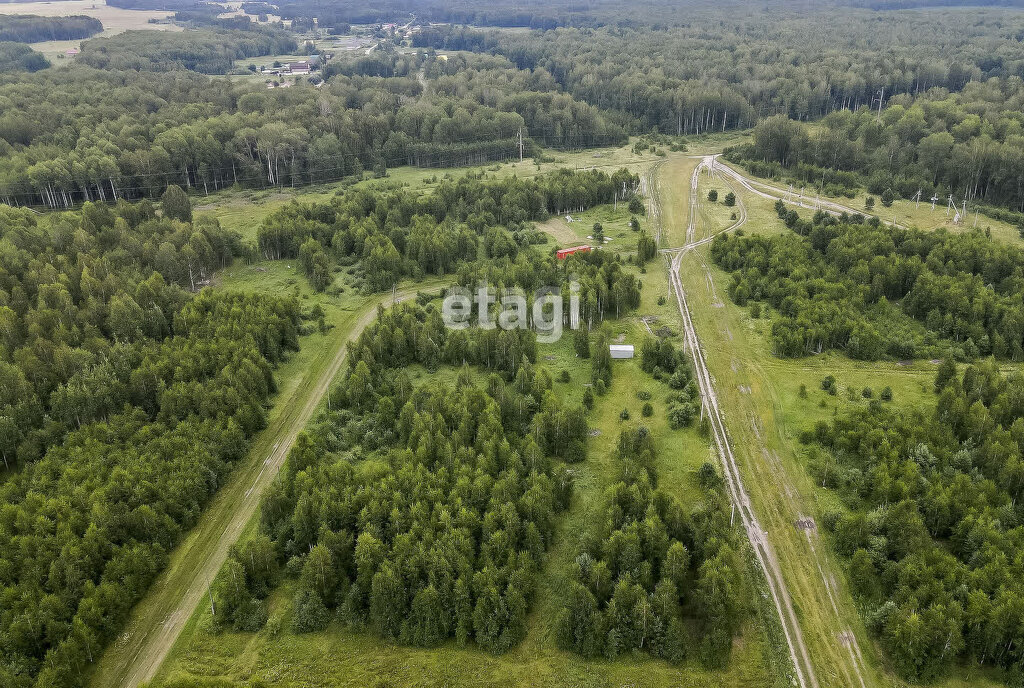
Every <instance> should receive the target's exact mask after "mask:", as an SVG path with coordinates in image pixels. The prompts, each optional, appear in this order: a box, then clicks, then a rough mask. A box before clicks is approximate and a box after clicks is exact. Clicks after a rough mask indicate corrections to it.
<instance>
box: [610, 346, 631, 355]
mask: <svg viewBox="0 0 1024 688" xmlns="http://www.w3.org/2000/svg"><path fill="white" fill-rule="evenodd" d="M608 351H610V352H611V354H612V358H633V345H632V344H609V345H608Z"/></svg>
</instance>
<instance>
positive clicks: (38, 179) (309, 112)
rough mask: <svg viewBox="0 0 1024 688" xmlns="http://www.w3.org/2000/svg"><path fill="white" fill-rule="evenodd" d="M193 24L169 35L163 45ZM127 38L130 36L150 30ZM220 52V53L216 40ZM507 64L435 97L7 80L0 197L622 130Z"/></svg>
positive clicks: (606, 139) (248, 174) (372, 80)
mask: <svg viewBox="0 0 1024 688" xmlns="http://www.w3.org/2000/svg"><path fill="white" fill-rule="evenodd" d="M142 33H145V32H142ZM199 33H201V32H188V33H185V34H167V35H168V36H171V37H172V38H169V39H168V40H169V41H171V43H169V44H168V45H174V43H173V42H174V41H178V40H185V39H184V38H174V37H180V36H185V37H190V36H194V35H197V34H199ZM238 35H239V36H241V37H243V38H246V37H250V36H252V35H253V34H251V33H248V32H245V33H241V34H238ZM121 36H124V37H125V38H123V39H121V40H122V41H124V42H127V44H128V45H129V46H130V45H131V44H132V43H131V42H132V41H135V40H138V41H142V40H143V39H145V40H146V41H148V40H149V39H148V38H147V37H143V36H140V35H139V34H135V33H126V34H122V35H121ZM147 36H148V34H147ZM115 38H121V37H120V36H118V37H115ZM111 40H113V39H111ZM93 42H95V43H97V44H98V46H99V45H102V44H103V43H105V42H106V39H103V40H99V39H94V41H93ZM93 42H90V43H87V44H86V49H85V50H83V52H82V54H81V55H80V56H79V57H80V58H84V61H85V62H89V61H90V60H91V59H93V58H92V57H90V55H94V56H96V57H97V59H100V58H101V59H102V60H107V59H110V60H112V61H114V62H117V64H119V65H124V64H133V60H134V58H133V57H132V55H135V53H132V52H130V51H129V52H128V53H127V54H122V53H120V52H119V53H117V55H119V57H116V59H115V57H114V53H112V52H110V51H109V50H107V49H105V48H104V49H102V50H101V49H100V48H99V47H97V48H95V49H90V47H89V46H90V45H91V43H93ZM138 45H139V46H140V47H142V46H144V45H145V46H149V45H150V43H149V42H146V43H142V42H139V43H138ZM212 45H213V44H212V43H211V46H212ZM92 50H96V52H95V53H93V52H92ZM215 53H216V59H217V60H220V59H222V58H221V57H220V55H221V54H222V48H219V47H218V48H216V49H215ZM146 59H148V58H143V61H145V60H146ZM112 63H113V62H112ZM143 66H144V65H143ZM133 69H134V68H133ZM501 71H502V70H501V69H500V68H499V67H498V66H494V67H492V68H490V69H489V70H488V72H487V73H485V74H482V73H481V70H478V69H466V70H464V71H461V72H459V73H458V74H456V75H454V76H452V77H450V78H449V79H448V80H447V81H446V82H445V84H446V85H445V89H446V92H444V93H440V94H437V95H435V96H431V97H422V96H421V94H422V87H421V86H420V85H419V83H418V82H417V81H416V78H415V76H403V77H393V78H381V77H370V76H362V75H353V76H345V75H339V76H335V77H333V78H331V79H330V81H329V82H328V83H327V84H326V85H325V86H324V87H323V88H319V89H317V88H313V87H312V86H311V85H308V84H307V85H305V86H299V87H294V88H289V89H273V90H269V91H268V90H267V89H265V88H263V87H262V86H261V87H259V88H253V87H252V86H247V85H243V84H239V85H228V84H227V83H226V82H224V81H217V80H213V79H209V78H206V77H202V76H199V75H196V74H193V73H191V72H187V71H170V72H146V73H142V72H139V73H136V72H135V71H133V70H129V71H117V70H114V71H111V70H109V69H104V70H94V69H89V68H87V67H84V66H81V65H76V66H73V67H69V68H66V69H62V70H59V71H52V70H51V71H47V72H44V73H43V74H42V75H38V76H37V77H35V78H34V80H33V81H26V80H18V79H13V80H8V81H7V82H6V83H3V84H0V103H2V104H4V107H2V108H0V151H2V152H3V156H2V157H0V201H6V202H7V203H9V204H15V203H17V204H44V205H47V206H49V207H55V208H64V207H70V206H71V205H73V204H75V203H77V202H80V201H86V200H93V199H95V200H107V201H110V200H115V199H118V198H125V197H127V198H137V197H139V196H150V197H154V196H159V195H161V194H162V193H163V191H164V189H165V188H166V187H167V186H168V185H169V184H178V185H180V186H181V187H182V188H185V189H195V190H201V191H213V190H216V189H220V188H224V187H229V186H232V185H233V184H236V183H237V184H243V185H247V186H258V187H266V186H271V187H272V186H296V185H301V184H308V183H310V182H318V181H328V180H337V179H341V178H343V177H347V176H353V175H359V174H362V172H363V170H366V169H376V170H377V171H379V172H381V173H383V171H384V170H385V168H386V167H388V166H394V165H404V164H420V165H423V166H437V167H447V166H453V165H463V164H473V163H480V162H484V161H487V160H491V159H510V158H513V157H518V155H519V146H518V139H517V136H518V133H519V132H520V131H522V132H523V135H524V137H532V138H533V139H535V140H537V141H538V142H540V143H543V144H545V145H550V146H555V147H562V146H565V147H580V146H584V145H596V144H605V145H607V144H616V143H622V142H624V141H625V132H624V131H623V129H622V128H621V127H619V126H617V125H614V124H612V123H610V122H609V121H608V120H607V118H606V117H605V116H603V115H601V114H600V113H599V112H597V110H596V109H595V108H593V107H592V106H589V105H586V104H583V103H579V102H578V101H575V100H573V99H572V98H571V97H568V96H559V95H557V94H554V95H553V94H551V93H547V92H544V88H545V87H544V84H543V83H534V84H533V85H532V87H531V80H533V76H532V75H531V74H530V73H528V72H521V71H513V72H511V73H510V74H504V75H502V74H501ZM97 84H102V86H103V87H102V88H99V87H97ZM449 90H450V92H451V93H452V95H451V96H448V95H446V93H447V92H448V91H449ZM499 94H503V95H499ZM417 96H420V97H419V98H417ZM495 96H499V97H497V98H496V97H495ZM69 132H73V134H70V133H69ZM72 141H73V142H74V144H73V145H72V143H71V142H72ZM527 141H529V138H527Z"/></svg>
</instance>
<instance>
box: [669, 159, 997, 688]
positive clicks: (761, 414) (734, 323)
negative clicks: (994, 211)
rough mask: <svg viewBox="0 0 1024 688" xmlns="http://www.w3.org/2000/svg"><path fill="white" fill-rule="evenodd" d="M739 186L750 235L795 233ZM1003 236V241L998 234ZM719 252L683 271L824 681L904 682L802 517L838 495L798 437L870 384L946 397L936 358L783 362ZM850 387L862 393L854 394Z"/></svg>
mask: <svg viewBox="0 0 1024 688" xmlns="http://www.w3.org/2000/svg"><path fill="white" fill-rule="evenodd" d="M692 162H693V161H690V160H679V161H674V160H670V161H669V163H668V164H667V165H666V169H672V166H675V167H676V168H681V169H682V170H689V171H690V172H692V169H693V165H692V164H691V163H692ZM677 177H678V181H677V182H676V186H675V188H676V189H677V190H678V189H680V187H681V186H682V185H683V182H684V181H685V186H684V187H683V188H684V191H683V192H680V193H677V194H673V196H672V197H671V198H669V199H666V206H667V207H666V210H665V213H666V217H667V218H670V220H672V219H676V218H683V221H684V222H685V218H686V217H687V214H686V212H687V211H686V205H685V203H686V193H685V191H686V190H688V189H689V180H688V179H684V175H683V174H681V173H678V174H677ZM702 191H703V190H702ZM720 193H721V192H720ZM737 194H738V195H739V197H740V199H741V200H742V201H743V203H744V204H745V206H746V208H747V211H748V216H749V219H748V222H747V223H746V224H745V225H744V227H743V229H744V231H746V232H748V233H755V232H756V233H764V234H777V233H782V232H786V231H789V230H787V229H786V228H785V226H784V225H783V224H782V222H781V221H780V220H778V218H777V217H776V214H775V211H774V209H773V207H772V206H773V202H772V201H770V200H768V199H763V198H760V197H758V196H756V195H754V194H750V193H749V192H745V191H743V192H740V191H737ZM840 200H841V199H840ZM805 212H806V211H805ZM707 221H708V220H707V218H703V219H702V220H699V222H698V236H700V228H701V223H702V222H704V223H706V222H707ZM684 226H685V225H684ZM933 227H934V225H931V226H928V228H933ZM666 229H669V230H671V231H672V232H673V234H672V235H673V236H676V237H679V236H682V233H681V231H680V230H678V229H677V228H669V227H667V228H666ZM993 235H994V236H997V238H998V235H996V233H995V232H993ZM708 253H709V247H707V246H704V247H701V248H700V249H698V250H696V251H693V252H691V253H690V254H689V255H687V256H686V257H685V258H684V259H683V263H682V268H681V270H680V277H681V279H682V281H683V287H684V289H685V290H686V293H687V298H688V300H689V305H690V309H691V312H692V317H693V320H694V325H695V327H696V329H697V332H698V334H699V337H700V339H701V342H702V345H703V348H704V351H705V356H706V358H707V362H708V367H709V370H710V372H711V375H712V377H713V379H714V384H715V388H716V391H717V394H718V397H719V403H720V405H721V407H722V409H723V410H724V414H725V420H726V424H727V426H728V431H729V434H730V437H731V439H732V441H733V445H734V450H735V452H736V455H737V461H738V462H739V463H740V466H741V471H742V473H743V476H744V481H745V484H746V486H747V489H748V491H749V493H750V496H751V500H752V502H753V504H754V506H755V509H756V511H757V513H758V516H759V518H760V520H761V523H762V526H764V527H765V529H766V530H767V531H768V533H769V537H770V538H771V541H772V543H773V545H774V547H775V549H776V553H777V555H778V558H779V560H780V561H781V564H782V567H783V572H784V575H785V579H786V582H787V585H788V586H789V588H790V593H791V595H792V596H793V599H794V604H795V606H796V609H797V614H798V616H799V618H800V622H801V627H802V630H803V634H804V640H805V642H806V643H807V644H808V648H809V650H810V655H811V658H812V662H813V663H814V666H815V670H816V672H817V679H818V682H819V684H821V685H823V686H824V685H828V686H832V685H838V686H842V685H846V686H860V685H861V680H863V681H864V685H866V686H885V685H904V684H903V683H902V681H900V680H899V679H897V678H896V677H895V676H894V675H893V674H892V672H891V671H890V670H889V668H888V667H887V666H886V663H885V659H884V657H883V656H882V654H881V653H880V651H879V649H878V648H877V646H876V645H875V643H874V641H873V640H872V639H871V638H870V637H869V636H868V635H867V633H866V631H865V629H864V625H863V622H862V620H861V616H860V614H859V611H858V609H857V607H856V605H855V604H854V602H853V599H852V597H851V596H850V593H849V591H848V588H847V585H846V582H845V573H844V568H843V564H842V562H840V561H837V558H836V557H835V555H834V554H833V550H832V545H831V543H830V542H829V541H828V540H829V536H828V535H827V534H825V533H823V532H820V531H817V530H813V531H805V530H802V529H799V528H797V527H796V524H795V521H796V519H797V518H800V517H803V516H810V517H812V518H816V519H819V520H820V517H821V515H822V513H824V511H826V510H827V509H828V508H830V507H831V506H833V505H835V501H834V500H835V497H834V495H833V494H832V493H831V492H829V491H828V490H825V489H823V488H821V487H819V486H818V485H816V484H815V483H814V481H813V480H812V479H811V478H810V476H809V474H808V471H807V466H806V465H805V457H804V452H803V449H802V447H801V445H800V444H799V442H798V441H797V438H798V436H799V434H800V432H801V431H803V430H804V429H807V428H809V427H812V426H813V425H814V423H815V422H817V421H819V420H828V419H831V418H832V417H833V416H834V415H835V414H837V413H842V412H844V411H845V410H847V409H849V408H850V407H854V406H865V405H866V404H867V403H868V400H867V399H865V398H864V397H863V394H862V392H863V389H864V388H865V387H870V388H871V390H872V392H873V396H874V398H876V399H877V398H878V396H879V393H880V391H881V390H882V389H883V388H884V387H886V386H888V387H891V389H892V391H893V401H892V402H891V403H892V404H895V405H899V406H902V407H924V408H928V407H930V406H931V405H933V404H934V403H935V399H934V395H933V394H932V381H933V379H934V375H935V370H936V367H937V366H936V365H934V364H932V363H931V362H928V361H912V362H895V361H881V362H874V363H866V362H857V361H852V360H850V359H848V358H846V357H845V356H843V355H841V354H835V353H829V354H825V355H820V356H814V357H807V358H802V359H797V360H784V359H779V358H777V357H776V356H774V354H773V353H772V351H771V344H770V328H771V321H770V319H769V318H766V317H763V318H758V319H755V318H752V317H751V315H750V312H749V310H748V309H744V308H739V307H737V306H736V305H735V304H733V303H732V302H731V301H730V300H729V298H728V295H727V293H726V289H727V286H728V284H729V280H730V278H729V276H728V275H727V274H725V273H724V272H722V271H721V270H719V269H718V268H716V267H715V266H714V265H713V264H712V263H711V260H710V257H709V256H708ZM1008 367H1010V366H1008ZM826 375H834V376H835V377H836V379H837V382H838V384H839V393H838V394H837V395H835V396H831V395H829V394H828V393H826V392H825V391H823V390H822V389H821V381H822V379H823V378H824V377H825V376H826ZM801 386H803V387H804V388H805V389H806V391H807V396H806V398H802V397H801V394H800V390H801ZM851 388H852V390H853V395H852V396H850V395H849V394H848V392H849V389H851ZM839 629H844V630H849V631H852V632H853V633H854V634H855V635H856V637H857V640H858V644H859V645H860V648H861V651H862V653H863V654H864V659H865V664H866V671H864V670H862V671H863V676H862V677H858V676H857V675H856V674H855V671H856V669H855V668H854V667H855V664H856V663H855V662H852V661H851V659H850V651H849V648H847V647H846V646H845V645H844V644H843V643H841V642H840V641H839V639H838V638H837V637H836V631H837V630H839ZM940 685H948V686H960V685H994V684H993V683H992V681H991V679H990V678H989V676H988V675H987V674H986V673H985V672H979V671H977V670H974V669H968V668H962V669H960V670H958V671H957V672H954V674H953V675H952V676H951V677H950V678H948V679H946V680H944V681H943V682H942V683H941V684H940Z"/></svg>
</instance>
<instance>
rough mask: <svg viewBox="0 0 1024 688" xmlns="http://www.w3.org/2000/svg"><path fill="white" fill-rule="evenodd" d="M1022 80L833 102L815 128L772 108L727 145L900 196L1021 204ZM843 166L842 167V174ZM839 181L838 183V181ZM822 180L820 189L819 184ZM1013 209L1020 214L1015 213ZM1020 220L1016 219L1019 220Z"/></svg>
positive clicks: (784, 166)
mask: <svg viewBox="0 0 1024 688" xmlns="http://www.w3.org/2000/svg"><path fill="white" fill-rule="evenodd" d="M1022 109H1024V81H1022V80H1021V78H1019V77H1013V78H1009V79H1005V80H1004V79H990V80H988V81H986V82H983V83H970V84H967V86H966V87H965V88H964V89H963V90H962V91H961V92H959V93H950V92H948V91H947V90H946V89H933V90H932V91H928V92H926V93H923V94H921V95H920V96H918V97H916V98H912V97H910V96H909V95H900V96H896V97H894V98H893V99H891V100H890V101H889V107H887V108H885V109H884V110H883V111H882V112H881V113H875V112H871V111H868V110H866V109H862V110H860V111H859V112H856V113H854V112H846V111H839V112H834V113H831V114H829V115H828V116H826V117H825V118H824V119H823V120H822V121H821V125H823V126H819V127H818V128H816V129H815V130H814V131H813V132H812V131H811V130H810V129H809V128H808V127H807V126H805V125H802V124H799V123H797V122H792V121H789V120H787V119H785V118H780V117H773V118H769V119H766V120H764V121H762V122H760V123H759V124H758V125H757V126H756V127H755V128H754V141H753V143H751V144H749V145H747V146H741V147H738V148H736V149H733V150H731V151H729V153H727V157H728V158H729V159H731V160H734V161H737V162H749V163H751V170H753V171H755V172H756V173H758V174H762V175H764V176H781V175H788V176H792V177H794V178H797V179H800V180H801V181H804V182H807V183H810V184H814V185H817V184H818V183H819V181H820V180H821V178H822V177H823V176H824V177H825V178H826V179H828V180H830V181H832V180H833V178H835V177H837V175H835V174H834V173H835V172H839V173H840V174H839V175H838V178H837V179H835V182H836V183H837V184H838V186H839V188H837V189H835V190H836V191H839V192H842V191H843V190H844V189H843V186H846V187H849V186H851V185H861V184H863V185H865V186H867V189H868V191H870V192H871V193H875V194H883V193H885V192H886V190H889V191H890V192H895V194H898V195H899V196H902V197H903V198H913V197H914V196H915V195H916V194H917V193H918V192H919V191H921V192H922V198H924V199H925V200H927V199H929V198H930V197H931V196H932V195H933V194H937V195H938V197H939V199H940V202H941V203H942V204H943V205H945V203H946V198H947V196H948V195H949V194H952V196H953V199H954V202H957V203H959V202H961V201H962V200H963V199H966V200H967V201H968V202H970V203H971V204H972V205H973V203H974V202H975V201H980V202H982V203H986V204H990V205H996V206H1004V207H1008V208H1011V209H1013V210H1016V211H1018V212H1020V211H1024V114H1022ZM843 173H855V174H847V175H846V177H845V178H844V177H843V176H842V175H843ZM844 181H845V184H844V183H843V182H844ZM826 190H828V189H827V188H826ZM1016 219H1024V216H1019V217H1018V218H1016ZM1022 226H1024V224H1022Z"/></svg>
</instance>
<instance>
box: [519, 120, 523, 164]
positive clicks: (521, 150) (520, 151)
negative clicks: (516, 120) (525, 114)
mask: <svg viewBox="0 0 1024 688" xmlns="http://www.w3.org/2000/svg"><path fill="white" fill-rule="evenodd" d="M522 161H523V128H522V127H519V162H522Z"/></svg>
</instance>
